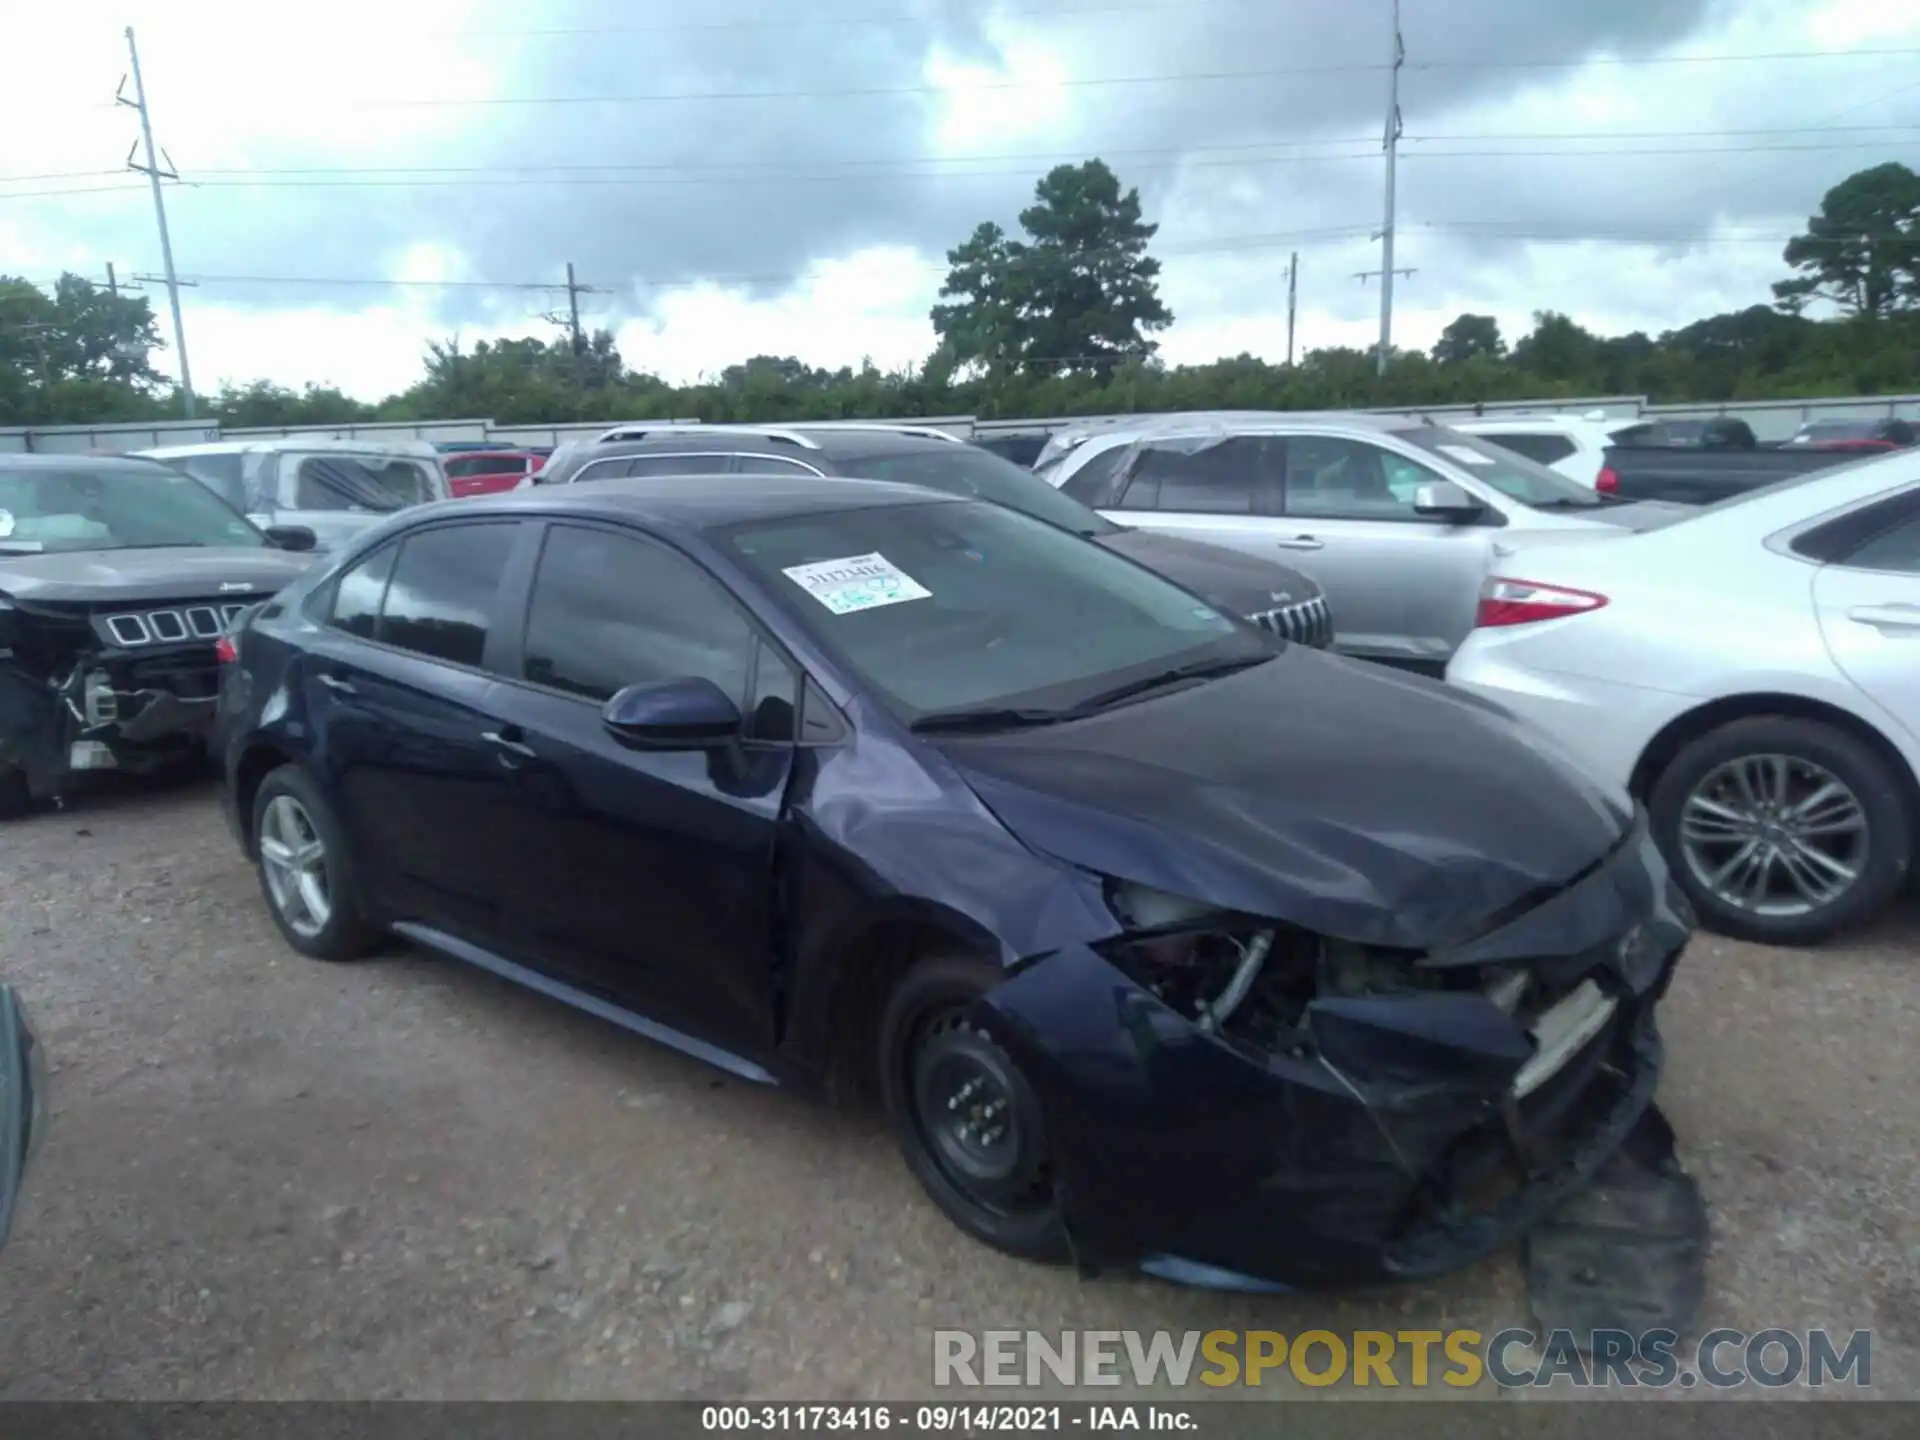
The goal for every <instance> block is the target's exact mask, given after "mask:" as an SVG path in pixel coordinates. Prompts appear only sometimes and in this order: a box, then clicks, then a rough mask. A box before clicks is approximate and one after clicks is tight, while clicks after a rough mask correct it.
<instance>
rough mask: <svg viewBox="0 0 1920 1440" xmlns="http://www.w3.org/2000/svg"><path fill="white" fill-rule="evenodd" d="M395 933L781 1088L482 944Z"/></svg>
mask: <svg viewBox="0 0 1920 1440" xmlns="http://www.w3.org/2000/svg"><path fill="white" fill-rule="evenodd" d="M391 928H392V930H393V933H394V934H396V935H399V936H401V937H402V938H404V939H407V940H411V941H413V942H414V944H416V945H423V946H425V947H426V948H427V949H429V950H434V951H438V952H439V953H440V954H442V955H446V956H450V957H451V958H453V959H455V960H463V961H465V962H466V963H467V964H469V965H473V966H477V967H478V968H479V969H482V970H486V971H489V972H491V973H492V974H495V975H498V976H499V977H500V978H501V979H502V980H508V981H511V982H512V983H513V984H515V985H521V986H524V987H525V988H527V989H529V990H535V991H538V992H539V993H540V994H542V995H545V996H547V997H548V998H549V999H552V1000H558V1001H559V1002H560V1003H561V1004H562V1005H568V1006H571V1007H572V1008H573V1009H575V1010H584V1011H585V1012H586V1013H587V1014H589V1015H593V1016H597V1017H598V1018H600V1019H602V1020H605V1021H608V1022H610V1023H611V1024H614V1025H618V1026H619V1027H620V1028H621V1029H622V1030H631V1031H632V1032H633V1033H634V1034H636V1035H642V1036H645V1037H646V1038H647V1039H649V1040H653V1041H657V1042H658V1043H659V1044H662V1045H668V1046H671V1047H672V1048H673V1049H675V1050H678V1051H680V1052H681V1053H682V1054H686V1055H691V1056H693V1058H694V1059H696V1060H704V1061H706V1062H707V1064H709V1065H712V1066H715V1067H716V1068H718V1069H721V1070H725V1071H726V1072H728V1073H729V1074H731V1075H737V1076H739V1077H740V1078H741V1079H742V1080H751V1081H753V1082H754V1083H755V1084H756V1085H774V1086H777V1085H779V1083H780V1082H779V1081H778V1080H776V1079H774V1077H773V1076H772V1075H771V1074H769V1073H768V1072H767V1071H765V1070H763V1069H762V1068H761V1067H760V1066H758V1065H756V1064H754V1063H753V1062H752V1061H751V1060H745V1059H742V1058H741V1057H740V1056H738V1055H735V1054H734V1053H733V1052H732V1051H731V1050H722V1049H721V1048H720V1047H719V1046H717V1045H709V1044H708V1043H707V1042H706V1041H704V1040H696V1039H695V1038H694V1037H693V1036H691V1035H688V1034H684V1033H683V1032H681V1031H679V1030H675V1029H674V1028H673V1027H672V1026H670V1025H662V1024H660V1023H659V1022H658V1021H655V1020H649V1019H647V1018H646V1017H645V1016H642V1015H636V1014H634V1013H633V1012H632V1011H631V1010H623V1009H621V1008H620V1007H619V1006H618V1005H613V1004H610V1003H608V1002H607V1001H605V1000H602V999H601V998H600V997H599V996H597V995H589V994H588V993H587V992H586V991H584V990H579V989H575V988H574V987H573V986H571V985H569V984H567V983H566V982H565V981H562V980H555V979H554V978H553V977H552V976H550V975H542V974H541V973H540V972H539V971H537V970H529V969H527V967H526V966H524V965H516V964H514V963H513V961H511V960H503V959H502V958H501V957H500V956H498V955H496V954H494V953H493V952H492V951H491V950H484V949H482V948H481V947H480V946H478V945H472V944H469V943H468V942H467V941H465V940H461V939H459V938H457V937H456V936H453V935H448V934H446V933H444V932H442V931H439V930H435V929H433V928H432V927H431V926H428V925H416V924H414V923H413V922H411V921H400V922H398V923H396V924H395V925H393V926H392V927H391Z"/></svg>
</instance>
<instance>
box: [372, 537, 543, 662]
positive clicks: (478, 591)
mask: <svg viewBox="0 0 1920 1440" xmlns="http://www.w3.org/2000/svg"><path fill="white" fill-rule="evenodd" d="M516 528H518V527H517V526H515V525H511V524H508V525H448V526H443V527H440V528H437V529H433V530H422V531H418V532H417V533H415V534H412V535H409V536H408V537H407V538H406V539H405V540H403V541H401V542H400V555H399V558H398V559H397V560H396V561H395V562H394V565H393V575H392V578H391V579H390V580H389V582H388V584H387V595H386V602H385V604H384V605H383V606H382V607H381V613H380V626H379V630H378V632H377V636H376V638H378V639H379V640H380V641H381V642H382V643H383V644H387V645H396V646H398V647H399V648H400V649H402V650H411V651H413V652H414V653H415V654H416V655H425V656H427V657H428V658H429V659H433V660H444V661H446V662H447V663H448V664H450V665H469V666H473V667H475V668H478V667H479V665H480V661H481V657H482V656H484V655H485V654H486V649H487V633H488V630H489V628H490V626H491V623H492V620H493V604H494V598H495V596H496V595H498V593H499V590H500V576H501V575H502V574H503V573H504V572H505V571H506V568H507V556H508V553H509V551H511V550H512V548H513V535H514V531H515V529H516ZM336 608H337V607H336Z"/></svg>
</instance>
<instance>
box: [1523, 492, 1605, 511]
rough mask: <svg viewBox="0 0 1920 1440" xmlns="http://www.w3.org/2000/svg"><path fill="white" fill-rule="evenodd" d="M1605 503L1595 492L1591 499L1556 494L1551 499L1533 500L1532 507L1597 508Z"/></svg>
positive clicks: (1552, 508) (1559, 508) (1544, 508)
mask: <svg viewBox="0 0 1920 1440" xmlns="http://www.w3.org/2000/svg"><path fill="white" fill-rule="evenodd" d="M1606 503H1607V502H1606V501H1605V500H1602V499H1601V498H1600V496H1599V494H1598V492H1596V493H1595V494H1594V497H1593V499H1591V500H1576V499H1574V497H1573V496H1571V495H1561V496H1556V497H1555V498H1554V499H1552V500H1535V501H1534V502H1533V508H1534V509H1536V510H1598V509H1599V508H1600V507H1601V506H1602V505H1604V504H1606Z"/></svg>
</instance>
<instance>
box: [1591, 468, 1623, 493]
mask: <svg viewBox="0 0 1920 1440" xmlns="http://www.w3.org/2000/svg"><path fill="white" fill-rule="evenodd" d="M1593 488H1594V489H1596V490H1598V491H1599V492H1600V493H1601V494H1602V495H1618V494H1619V493H1620V477H1619V476H1618V475H1616V474H1615V473H1614V469H1613V467H1612V466H1611V465H1602V466H1601V467H1600V473H1599V474H1598V475H1596V476H1594V479H1593Z"/></svg>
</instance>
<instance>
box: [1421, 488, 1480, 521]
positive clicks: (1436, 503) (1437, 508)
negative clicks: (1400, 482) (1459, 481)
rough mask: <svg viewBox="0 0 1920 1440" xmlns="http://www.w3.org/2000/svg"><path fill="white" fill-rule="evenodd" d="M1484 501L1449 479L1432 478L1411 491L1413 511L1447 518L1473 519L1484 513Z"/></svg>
mask: <svg viewBox="0 0 1920 1440" xmlns="http://www.w3.org/2000/svg"><path fill="white" fill-rule="evenodd" d="M1486 510H1487V507H1486V503H1485V502H1484V501H1481V500H1477V499H1475V498H1474V497H1473V496H1472V495H1469V494H1468V493H1467V492H1466V490H1465V489H1464V488H1463V487H1461V486H1459V485H1456V484H1454V483H1453V481H1451V480H1433V481H1429V482H1428V483H1427V484H1425V485H1422V486H1420V487H1419V488H1418V489H1417V490H1415V491H1414V492H1413V513H1414V514H1416V515H1437V516H1440V517H1441V518H1443V519H1447V520H1460V521H1466V520H1474V519H1477V518H1479V517H1480V516H1481V515H1484V514H1485V513H1486Z"/></svg>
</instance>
